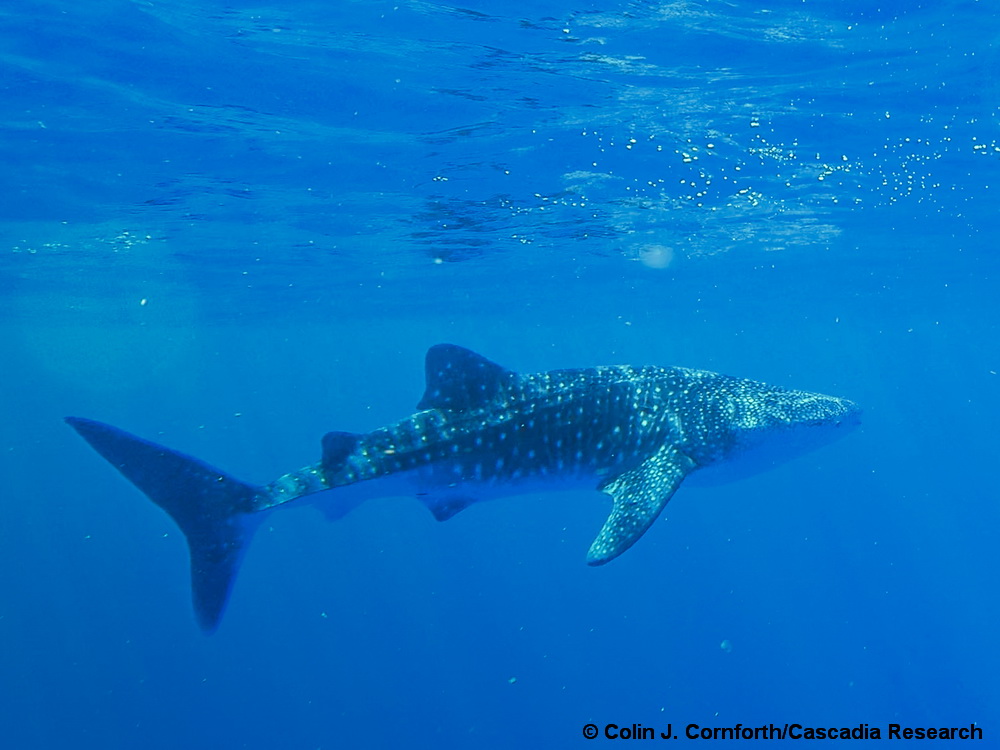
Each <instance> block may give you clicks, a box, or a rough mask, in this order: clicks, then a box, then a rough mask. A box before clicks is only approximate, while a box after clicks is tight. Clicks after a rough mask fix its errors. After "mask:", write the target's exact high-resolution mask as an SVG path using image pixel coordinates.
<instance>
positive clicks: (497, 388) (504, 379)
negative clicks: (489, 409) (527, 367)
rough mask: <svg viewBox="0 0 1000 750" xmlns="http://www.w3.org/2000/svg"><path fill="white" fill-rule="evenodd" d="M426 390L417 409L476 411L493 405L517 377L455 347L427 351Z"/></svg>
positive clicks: (435, 347)
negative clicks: (490, 404) (481, 407)
mask: <svg viewBox="0 0 1000 750" xmlns="http://www.w3.org/2000/svg"><path fill="white" fill-rule="evenodd" d="M426 367H427V390H426V391H424V397H423V398H422V399H420V403H419V404H417V408H418V409H452V410H454V411H461V410H463V409H475V408H477V407H480V406H484V405H486V404H488V403H490V402H491V401H496V400H497V399H498V398H499V397H500V396H501V395H502V394H503V392H504V391H505V390H506V389H507V388H508V387H509V386H510V384H511V383H512V382H513V381H514V379H515V378H516V377H517V375H515V374H514V372H512V371H511V370H508V369H506V368H504V367H501V366H500V365H498V364H496V363H495V362H490V361H489V360H488V359H486V357H482V356H480V355H478V354H476V353H475V352H473V351H470V350H468V349H464V348H462V347H461V346H455V345H454V344H438V345H437V346H432V347H431V348H430V349H428V350H427V361H426Z"/></svg>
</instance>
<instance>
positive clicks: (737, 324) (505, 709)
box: [0, 0, 1000, 748]
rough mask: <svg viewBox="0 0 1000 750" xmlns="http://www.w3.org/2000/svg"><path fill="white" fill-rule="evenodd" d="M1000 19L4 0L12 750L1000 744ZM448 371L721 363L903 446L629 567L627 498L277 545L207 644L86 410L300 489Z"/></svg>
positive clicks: (983, 12) (176, 564) (1, 312)
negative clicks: (648, 741)
mask: <svg viewBox="0 0 1000 750" xmlns="http://www.w3.org/2000/svg"><path fill="white" fill-rule="evenodd" d="M998 18H1000V17H998V16H996V14H995V13H993V12H992V9H990V8H989V6H988V4H986V3H981V2H968V1H961V2H959V1H954V2H943V3H934V4H930V5H929V6H927V7H924V6H921V5H918V4H914V3H912V2H907V3H902V2H900V3H885V2H883V3H869V2H832V1H829V2H808V3H803V2H791V1H790V0H789V1H779V2H772V3H770V4H768V5H767V6H766V7H763V6H761V5H760V4H759V3H756V2H743V1H742V0H739V1H737V2H733V3H717V2H708V1H707V0H705V1H698V0H691V1H690V2H666V1H664V2H619V3H615V4H612V5H603V6H597V5H592V4H591V5H584V6H579V5H578V6H573V5H570V4H561V3H555V2H553V3H547V2H538V3H528V4H520V5H518V6H517V7H516V8H514V7H512V6H511V5H510V3H491V2H470V3H468V4H466V5H465V6H462V7H456V6H449V5H435V4H433V3H424V2H393V3H382V2H339V3H328V2H294V3H284V4H280V5H275V6H274V7H262V6H259V5H256V6H246V7H244V6H240V5H235V4H225V3H218V2H200V3H194V2H182V1H180V0H170V1H168V2H155V3H147V2H125V1H124V0H101V1H98V0H95V1H93V2H88V3H65V2H54V1H53V2H20V1H19V0H7V2H6V3H5V4H4V6H3V8H2V9H0V19H2V21H3V23H2V32H0V34H2V37H0V42H2V46H0V91H2V94H3V101H4V103H5V106H4V108H3V110H2V114H0V127H2V128H3V134H2V138H0V163H2V164H3V165H4V168H3V169H2V170H0V196H2V201H0V343H2V346H0V352H2V355H0V356H2V361H0V387H2V393H3V394H4V395H3V397H2V398H0V476H2V487H0V503H2V508H3V521H2V523H0V582H2V585H0V591H2V597H0V643H2V644H3V647H2V648H0V675H2V679H0V706H2V707H3V708H2V710H0V737H2V738H3V742H4V744H5V745H9V746H10V747H25V748H28V747H56V746H59V747H66V746H73V747H85V748H107V747H122V748H125V747H146V748H175V747H179V746H187V747H247V748H265V747H296V748H334V747H365V748H368V747H371V748H380V747H436V748H452V747H454V748H459V747H461V748H464V747H473V746H475V747H483V748H494V747H495V748H501V747H503V748H506V747H511V746H515V745H520V746H526V747H536V746H537V747H541V746H547V747H578V746H585V745H587V742H586V741H585V740H583V738H582V736H581V734H580V729H581V727H582V726H583V724H585V723H587V722H595V723H598V724H600V725H603V724H605V723H608V722H615V723H619V724H622V725H629V724H632V723H642V724H644V725H646V726H654V727H662V726H663V725H665V724H666V723H667V722H673V723H674V727H675V731H676V730H677V729H678V728H680V727H683V725H685V724H687V723H689V722H697V723H699V724H703V725H720V726H731V725H733V724H735V723H737V722H743V723H745V724H761V723H768V722H773V723H780V724H784V723H785V722H799V723H802V724H805V725H824V726H825V725H831V724H832V725H835V726H856V725H858V724H862V723H868V724H870V725H872V726H879V727H880V728H882V729H883V731H884V728H885V727H886V725H887V724H888V723H890V722H896V723H902V724H904V725H912V726H951V725H956V726H961V725H967V724H969V723H970V722H973V721H975V722H978V723H979V724H980V725H981V726H982V727H983V729H984V732H985V734H986V737H987V743H986V745H984V746H988V745H989V744H990V743H991V742H992V741H994V740H993V738H994V734H995V732H997V731H1000V715H998V711H997V705H998V703H1000V685H998V679H997V674H998V669H1000V658H998V656H997V651H996V622H997V619H998V615H1000V607H998V605H997V591H996V584H995V571H996V570H997V569H998V563H1000V553H998V551H997V549H998V548H997V545H996V541H995V536H996V535H995V529H996V528H997V527H998V525H1000V510H998V507H997V489H996V480H995V472H994V467H995V466H996V455H997V450H998V447H1000V441H998V440H997V439H996V424H997V419H998V414H1000V395H998V382H1000V381H998V377H1000V376H998V375H997V373H998V372H1000V347H998V346H997V340H998V318H1000V316H998V308H997V301H996V300H997V296H996V295H997V283H996V281H997V271H998V262H997V258H996V247H997V240H998V231H997V229H998V222H997V220H996V218H995V203H996V201H995V198H994V193H995V191H996V189H997V184H998V177H1000V170H998V164H1000V162H998V160H1000V143H998V141H997V111H998V105H1000V88H998V85H997V83H996V80H997V77H996V72H997V51H996V47H995V40H996V39H997V38H998V32H1000V20H998ZM709 144H711V146H709ZM692 182H693V183H694V184H693V185H692ZM660 266H665V267H660ZM440 341H452V342H455V343H460V344H463V345H465V346H469V347H471V348H474V349H476V350H477V351H480V352H482V353H483V354H484V355H486V356H488V357H490V358H492V359H494V360H496V361H499V362H501V363H502V364H505V365H507V366H509V367H512V368H515V369H519V370H524V371H537V370H544V369H550V368H554V367H575V366H588V365H594V364H611V363H635V364H645V363H652V364H677V365H685V366H690V367H696V368H702V369H711V370H718V371H722V372H727V373H730V374H733V375H738V376H743V377H751V378H756V379H760V380H765V381H767V382H771V383H775V384H778V385H786V386H789V387H794V388H802V389H807V390H816V391H821V392H826V393H831V394H835V395H838V396H844V397H848V398H852V399H854V400H856V401H858V402H859V403H861V404H862V405H863V406H864V408H865V424H864V427H863V428H862V430H861V431H860V432H858V433H855V434H853V435H851V436H850V437H849V438H847V439H845V440H844V441H842V442H840V443H837V444H835V445H833V446H830V447H828V448H825V449H823V450H822V451H819V452H816V453H814V454H810V455H808V456H806V457H804V458H802V459H799V460H797V461H795V462H793V463H790V464H787V465H785V466H783V467H781V468H780V469H777V470H775V471H773V472H770V473H768V474H765V475H761V476H759V477H756V478H754V479H751V480H746V481H744V482H740V483H736V484H731V485H726V486H722V487H718V488H712V489H682V490H681V492H679V493H678V495H677V497H676V498H675V499H674V501H673V502H672V503H671V505H670V506H669V507H668V509H667V512H666V513H665V517H664V518H663V519H661V521H660V522H659V523H658V524H656V525H655V526H654V527H653V528H652V529H651V530H650V532H649V533H647V535H646V536H645V537H644V539H643V540H642V542H641V543H640V544H638V545H637V546H636V547H635V548H633V549H632V550H631V551H630V552H629V553H628V554H627V555H625V556H623V557H622V558H621V559H620V560H617V561H615V563H614V564H612V565H610V566H608V567H606V568H601V569H591V568H588V567H587V566H586V565H584V562H583V560H584V555H585V552H586V550H587V547H588V545H589V544H590V541H591V540H592V538H593V536H594V535H595V533H596V532H597V530H598V529H599V528H600V525H601V523H602V521H603V518H604V516H605V514H606V512H607V509H608V507H607V502H606V499H604V498H603V497H602V496H600V495H598V494H596V493H580V494H560V493H552V494H549V495H544V496H534V497H520V498H513V499H510V500H504V501H499V502H496V503H487V504H481V505H476V506H474V507H472V508H470V509H469V510H467V511H465V512H463V513H461V514H459V515H458V516H456V517H455V518H454V519H452V520H451V521H449V522H448V523H446V524H438V523H436V522H435V521H434V520H433V518H432V517H431V516H430V514H428V513H427V512H426V510H424V509H423V508H422V507H421V506H420V505H419V504H418V503H416V502H413V501H409V500H402V499H398V498H394V499H385V500H383V501H378V502H372V503H369V504H368V505H366V506H363V507H362V508H360V509H358V510H357V511H355V512H354V513H353V514H351V515H350V516H348V517H347V518H345V519H344V520H343V521H341V522H338V523H333V524H330V523H326V522H325V521H324V520H323V519H322V517H321V516H320V515H319V514H318V513H316V512H315V511H311V510H299V511H289V512H287V513H278V514H275V515H274V516H273V517H272V518H270V519H269V521H268V523H267V524H266V525H265V526H264V528H262V529H261V531H260V533H259V535H258V536H257V538H256V539H255V541H254V544H253V545H252V548H251V550H250V552H249V554H248V556H247V560H246V563H245V565H244V568H243V570H242V572H241V575H240V578H239V580H238V582H237V587H236V590H235V593H234V596H233V599H232V602H231V606H230V609H229V612H228V614H227V616H226V619H225V620H224V622H223V625H222V628H221V629H220V631H219V632H218V633H217V634H216V635H215V636H213V637H211V638H206V637H204V636H202V635H201V634H200V633H199V632H198V630H197V627H196V625H195V623H194V620H193V617H192V615H191V610H190V604H189V596H190V594H189V590H188V571H187V559H186V556H187V553H186V549H185V547H184V543H183V541H182V539H181V537H180V534H179V532H178V531H177V530H176V529H175V528H174V527H173V525H172V524H171V522H170V520H169V519H168V518H167V517H166V516H165V515H164V514H163V513H162V512H161V511H160V510H158V509H157V508H156V507H155V506H153V505H152V504H151V503H149V502H148V501H147V500H145V499H144V498H143V497H142V496H141V495H140V494H139V493H138V492H137V491H136V490H134V489H133V488H132V487H131V486H130V485H128V484H127V483H126V482H125V481H124V480H122V479H121V478H120V477H119V476H118V475H117V474H116V473H115V472H114V471H113V470H112V469H111V468H110V467H108V466H107V465H106V464H105V463H104V462H103V461H102V460H101V459H100V458H99V457H98V456H96V455H95V454H94V453H93V452H92V451H91V450H90V449H89V448H88V447H87V446H86V445H85V444H83V443H82V442H81V441H80V440H79V439H78V438H77V437H76V436H75V435H73V434H72V432H71V431H70V430H68V429H67V428H65V426H63V425H62V423H61V421H60V419H61V417H63V416H64V415H67V414H76V415H81V416H87V417H92V418H96V419H100V420H103V421H108V422H111V423H113V424H116V425H120V426H122V427H123V428H125V429H127V430H130V431H133V432H136V433H138V434H140V435H143V436H145V437H149V438H152V439H155V440H157V441H159V442H162V443H165V444H167V445H170V446H172V447H175V448H177V449H180V450H183V451H185V452H187V453H190V454H192V455H196V456H199V457H201V458H203V459H205V460H206V461H209V462H210V463H212V464H215V465H218V466H221V467H223V468H225V469H226V470H228V471H231V472H232V473H233V474H234V475H236V476H238V477H241V478H244V479H246V480H248V481H256V482H265V481H269V480H271V479H273V478H274V477H276V476H277V475H279V474H281V473H283V472H285V471H288V470H290V469H292V468H297V467H299V466H301V465H304V464H306V463H311V462H313V461H315V460H316V458H317V456H318V451H319V439H320V437H321V436H322V434H323V433H324V432H326V431H328V430H331V429H338V430H357V431H363V430H368V429H371V428H373V427H376V426H378V425H380V424H382V423H384V422H387V421H390V420H393V419H396V418H398V417H400V416H402V415H404V414H407V413H409V412H410V411H411V410H412V409H413V407H414V405H415V403H416V401H417V400H418V399H419V397H420V394H421V393H422V390H423V383H422V378H423V369H422V358H423V353H424V351H425V349H426V348H427V347H428V346H429V345H431V344H434V343H437V342H440ZM723 641H729V642H730V644H731V645H732V649H731V651H727V650H725V649H723V648H721V644H722V642H723ZM595 743H597V744H605V743H606V741H605V740H597V741H595Z"/></svg>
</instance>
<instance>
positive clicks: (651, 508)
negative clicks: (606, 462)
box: [587, 445, 695, 565]
mask: <svg viewBox="0 0 1000 750" xmlns="http://www.w3.org/2000/svg"><path fill="white" fill-rule="evenodd" d="M694 468H695V463H694V461H692V460H691V459H690V458H688V457H687V456H685V455H684V454H683V453H681V452H680V451H678V450H677V449H676V448H675V447H674V446H672V445H664V446H662V447H661V448H660V449H659V450H658V451H657V452H656V453H654V454H653V455H652V456H650V457H649V458H647V459H646V460H645V461H643V462H642V463H641V464H639V465H638V466H636V467H635V468H634V469H630V470H629V471H626V472H624V473H622V474H619V475H618V476H616V477H615V478H613V479H611V480H609V481H608V482H606V483H605V484H604V485H602V486H601V487H600V488H599V489H600V490H601V492H606V493H607V494H609V495H611V499H612V501H613V502H614V506H613V507H612V509H611V515H609V516H608V520H607V521H605V522H604V527H603V528H602V529H601V531H600V533H599V534H598V535H597V538H596V539H595V540H594V543H593V544H592V545H590V551H589V552H588V553H587V564H588V565H604V563H606V562H610V561H611V560H614V559H615V558H616V557H618V555H620V554H621V553H622V552H624V551H625V550H627V549H628V548H629V547H631V546H632V545H633V544H635V543H636V542H637V541H638V540H639V537H641V536H642V535H643V534H644V533H645V532H646V529H648V528H649V527H650V526H652V525H653V521H655V520H656V517H657V516H658V515H660V511H662V510H663V508H664V506H666V504H667V503H668V502H669V501H670V498H671V497H673V494H674V492H676V491H677V488H678V487H679V486H680V484H681V482H682V481H684V477H686V476H687V475H688V474H690V473H691V471H692V470H694Z"/></svg>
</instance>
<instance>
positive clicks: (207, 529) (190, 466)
mask: <svg viewBox="0 0 1000 750" xmlns="http://www.w3.org/2000/svg"><path fill="white" fill-rule="evenodd" d="M66 423H67V424H69V426H70V427H72V428H73V429H74V430H76V431H77V432H78V433H79V434H80V436H81V437H83V439H84V440H86V441H87V442H88V443H90V445H91V446H92V447H93V448H94V450H96V451H97V452H98V453H100V454H101V455H102V456H104V458H106V459H107V460H108V461H110V462H111V464H112V465H113V466H114V467H115V468H116V469H118V471H120V472H121V473H122V475H123V476H124V477H125V478H126V479H128V480H129V481H130V482H132V483H133V484H134V485H135V486H136V487H138V488H139V489H140V490H142V491H143V492H144V493H146V495H147V496H148V497H149V499H150V500H152V501H153V502H154V503H156V504H157V505H159V506H160V507H161V508H163V509H164V510H165V511H166V512H167V513H169V514H170V516H171V518H173V519H174V521H175V522H176V523H177V525H178V526H179V527H180V529H181V531H183V532H184V536H185V537H186V538H187V543H188V550H189V551H190V553H191V589H192V595H193V598H194V611H195V614H196V616H197V618H198V624H199V625H201V628H202V630H204V631H206V632H208V633H211V632H213V631H214V630H215V629H216V628H217V627H218V626H219V620H220V619H221V618H222V612H223V610H224V609H225V607H226V600H227V599H228V598H229V592H230V590H231V589H232V586H233V579H234V577H235V576H236V571H237V569H238V568H239V564H240V561H241V559H242V557H243V550H244V548H245V546H246V544H247V543H248V542H249V541H250V536H251V535H252V534H253V530H254V528H255V527H256V525H257V524H256V523H253V522H251V520H250V518H251V517H250V514H251V513H252V512H253V498H254V495H255V494H256V493H257V489H256V488H254V487H252V486H250V485H248V484H244V483H243V482H240V481H238V480H236V479H233V478H232V477H230V476H227V475H226V474H225V473H223V472H221V471H219V470H218V469H214V468H212V467H211V466H209V465H207V464H204V463H202V462H201V461H199V460H197V459H195V458H191V457H190V456H185V455H183V454H181V453H177V452H176V451H172V450H170V449H169V448H164V447H163V446H162V445H157V444H156V443H151V442H149V441H147V440H143V439H142V438H138V437H136V436H135V435H130V434H129V433H127V432H125V431H123V430H119V429H118V428H116V427H112V426H111V425H107V424H102V423H101V422H94V421H92V420H90V419H80V418H79V417H67V418H66Z"/></svg>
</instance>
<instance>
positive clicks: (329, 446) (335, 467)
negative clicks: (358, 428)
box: [323, 432, 360, 472]
mask: <svg viewBox="0 0 1000 750" xmlns="http://www.w3.org/2000/svg"><path fill="white" fill-rule="evenodd" d="M359 437H360V435H357V434H356V433H353V432H328V433H326V434H325V435H324V436H323V469H324V471H329V472H334V471H339V470H340V469H342V468H343V467H344V463H345V462H346V461H347V457H348V456H350V455H351V454H352V453H353V452H354V449H355V448H357V447H358V438H359Z"/></svg>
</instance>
